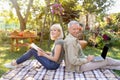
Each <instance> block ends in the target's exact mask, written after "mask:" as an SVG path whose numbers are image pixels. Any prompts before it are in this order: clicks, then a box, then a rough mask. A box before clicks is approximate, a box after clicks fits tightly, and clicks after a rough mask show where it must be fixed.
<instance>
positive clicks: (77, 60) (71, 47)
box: [67, 41, 88, 65]
mask: <svg viewBox="0 0 120 80" xmlns="http://www.w3.org/2000/svg"><path fill="white" fill-rule="evenodd" d="M78 44H79V43H77V42H76V41H69V42H67V56H68V60H69V62H70V63H71V64H72V65H82V64H84V63H87V62H88V60H87V58H84V57H81V55H80V53H79V50H80V49H79V47H78Z"/></svg>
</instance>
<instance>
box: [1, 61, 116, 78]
mask: <svg viewBox="0 0 120 80" xmlns="http://www.w3.org/2000/svg"><path fill="white" fill-rule="evenodd" d="M0 80H118V77H117V76H116V75H115V74H114V73H113V72H112V71H111V70H109V69H104V70H103V69H96V70H92V71H87V72H83V73H75V72H66V71H65V64H64V61H63V62H62V63H61V65H60V67H59V68H58V69H57V70H47V69H45V68H44V67H43V66H42V65H41V64H40V63H39V62H38V61H37V60H28V61H26V62H24V63H22V64H21V65H19V66H18V67H17V68H16V69H12V70H10V71H8V72H7V73H5V74H3V76H2V77H1V78H0Z"/></svg>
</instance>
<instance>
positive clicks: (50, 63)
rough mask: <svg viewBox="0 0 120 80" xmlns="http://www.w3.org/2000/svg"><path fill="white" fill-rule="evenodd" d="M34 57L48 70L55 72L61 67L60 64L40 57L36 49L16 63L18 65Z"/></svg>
mask: <svg viewBox="0 0 120 80" xmlns="http://www.w3.org/2000/svg"><path fill="white" fill-rule="evenodd" d="M32 56H34V57H35V58H36V59H37V60H38V61H39V62H40V63H41V64H42V65H43V66H44V67H45V68H46V69H50V70H53V69H57V68H58V67H59V64H57V63H56V62H54V61H51V60H49V59H48V58H46V57H43V56H38V54H37V51H36V50H35V49H30V50H29V51H28V52H26V54H24V55H23V56H21V57H20V58H19V59H17V60H16V62H17V64H20V63H22V62H24V61H26V60H28V59H29V58H30V57H32Z"/></svg>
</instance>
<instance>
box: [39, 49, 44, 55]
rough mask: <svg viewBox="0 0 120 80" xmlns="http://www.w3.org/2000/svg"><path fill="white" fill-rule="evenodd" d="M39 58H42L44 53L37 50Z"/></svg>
mask: <svg viewBox="0 0 120 80" xmlns="http://www.w3.org/2000/svg"><path fill="white" fill-rule="evenodd" d="M37 52H38V55H39V56H44V55H45V52H44V51H43V50H40V49H39V50H37Z"/></svg>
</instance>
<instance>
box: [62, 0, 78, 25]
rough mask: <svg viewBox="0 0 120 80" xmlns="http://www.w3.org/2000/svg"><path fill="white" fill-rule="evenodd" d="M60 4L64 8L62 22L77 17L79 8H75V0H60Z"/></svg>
mask: <svg viewBox="0 0 120 80" xmlns="http://www.w3.org/2000/svg"><path fill="white" fill-rule="evenodd" d="M71 5H72V6H71ZM62 6H63V8H64V15H62V18H63V22H65V23H68V22H69V21H70V20H75V19H76V18H77V19H78V18H79V12H80V10H79V9H77V0H65V1H63V2H62Z"/></svg>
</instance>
